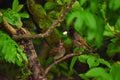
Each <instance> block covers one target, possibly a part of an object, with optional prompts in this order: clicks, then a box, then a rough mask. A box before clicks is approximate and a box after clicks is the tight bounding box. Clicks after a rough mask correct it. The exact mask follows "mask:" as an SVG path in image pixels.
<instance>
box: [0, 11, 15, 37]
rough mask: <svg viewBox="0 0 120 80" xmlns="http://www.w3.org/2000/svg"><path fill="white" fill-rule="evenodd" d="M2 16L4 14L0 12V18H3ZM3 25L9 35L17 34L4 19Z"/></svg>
mask: <svg viewBox="0 0 120 80" xmlns="http://www.w3.org/2000/svg"><path fill="white" fill-rule="evenodd" d="M2 15H3V14H2V13H1V12H0V16H2ZM2 23H3V26H4V28H5V30H7V32H8V33H10V34H11V35H15V34H16V30H15V29H14V28H13V27H12V26H11V25H10V24H9V23H8V22H7V21H6V19H5V18H4V17H3V19H2Z"/></svg>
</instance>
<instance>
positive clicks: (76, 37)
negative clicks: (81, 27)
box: [68, 27, 90, 49]
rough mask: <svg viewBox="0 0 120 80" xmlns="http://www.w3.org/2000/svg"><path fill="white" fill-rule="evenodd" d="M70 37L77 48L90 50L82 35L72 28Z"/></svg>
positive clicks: (69, 33)
mask: <svg viewBox="0 0 120 80" xmlns="http://www.w3.org/2000/svg"><path fill="white" fill-rule="evenodd" d="M68 35H69V37H70V38H71V40H72V42H73V44H74V45H75V46H77V47H80V48H81V47H86V48H88V49H90V47H89V46H88V44H87V43H86V42H85V40H84V39H83V37H82V36H80V34H78V33H77V32H76V31H75V30H74V28H73V27H72V28H70V30H69V32H68Z"/></svg>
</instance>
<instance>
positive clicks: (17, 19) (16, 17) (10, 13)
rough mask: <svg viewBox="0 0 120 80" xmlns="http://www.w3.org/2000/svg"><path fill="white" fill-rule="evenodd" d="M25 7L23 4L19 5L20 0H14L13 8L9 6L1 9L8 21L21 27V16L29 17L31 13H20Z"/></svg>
mask: <svg viewBox="0 0 120 80" xmlns="http://www.w3.org/2000/svg"><path fill="white" fill-rule="evenodd" d="M22 8H23V5H22V4H21V5H19V1H18V0H14V1H13V4H12V9H11V8H8V9H7V10H3V9H2V10H0V11H1V12H2V13H3V16H2V17H3V18H5V19H6V20H7V22H8V23H10V24H11V25H13V26H14V27H17V28H20V27H22V25H23V24H22V22H21V18H29V15H28V14H27V13H26V12H24V13H19V12H20V10H21V9H22Z"/></svg>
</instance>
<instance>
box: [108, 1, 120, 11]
mask: <svg viewBox="0 0 120 80" xmlns="http://www.w3.org/2000/svg"><path fill="white" fill-rule="evenodd" d="M109 8H110V9H112V10H117V9H119V8H120V1H119V0H110V2H109Z"/></svg>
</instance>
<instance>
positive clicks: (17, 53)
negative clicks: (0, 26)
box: [0, 31, 28, 66]
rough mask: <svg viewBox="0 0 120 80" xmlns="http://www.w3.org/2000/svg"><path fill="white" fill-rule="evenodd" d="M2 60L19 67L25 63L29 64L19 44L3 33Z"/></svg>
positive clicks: (0, 49)
mask: <svg viewBox="0 0 120 80" xmlns="http://www.w3.org/2000/svg"><path fill="white" fill-rule="evenodd" d="M0 58H1V59H2V60H5V61H6V62H9V63H13V64H16V65H18V66H23V64H24V62H25V63H27V62H28V60H27V57H26V55H25V53H24V52H23V51H22V49H21V48H20V47H19V46H18V44H17V43H16V42H15V41H14V40H12V39H11V38H10V37H9V36H8V35H7V34H6V33H4V32H2V31H0Z"/></svg>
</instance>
